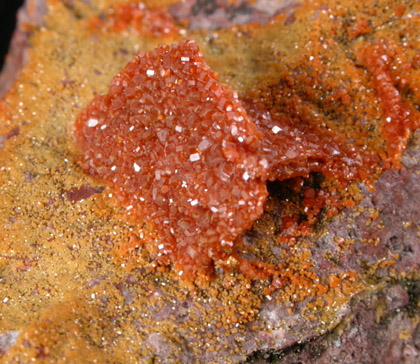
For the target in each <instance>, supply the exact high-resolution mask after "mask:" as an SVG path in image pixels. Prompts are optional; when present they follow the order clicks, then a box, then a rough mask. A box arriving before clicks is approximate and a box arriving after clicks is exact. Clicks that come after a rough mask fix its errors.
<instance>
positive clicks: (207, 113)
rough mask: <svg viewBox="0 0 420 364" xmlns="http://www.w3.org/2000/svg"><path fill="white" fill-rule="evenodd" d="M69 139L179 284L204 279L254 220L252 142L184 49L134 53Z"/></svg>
mask: <svg viewBox="0 0 420 364" xmlns="http://www.w3.org/2000/svg"><path fill="white" fill-rule="evenodd" d="M74 136H75V139H76V142H77V144H78V145H79V147H80V148H81V150H82V151H83V158H82V165H83V166H84V168H85V169H86V170H87V171H88V172H89V173H90V174H92V175H95V176H98V177H100V178H101V179H103V180H105V181H107V182H108V183H110V184H111V185H112V186H113V187H114V190H115V191H116V193H117V195H118V197H119V199H120V200H121V201H122V203H123V204H124V205H125V206H126V207H127V208H128V209H129V210H130V212H131V213H132V214H134V216H136V218H138V219H139V221H141V222H145V223H146V224H147V225H148V229H147V231H151V232H153V234H152V235H153V238H152V239H149V240H150V241H152V243H153V244H155V249H156V256H157V258H158V260H159V261H161V262H163V263H169V262H173V263H174V265H175V268H176V269H177V270H178V271H179V273H180V274H184V276H194V275H195V274H196V273H197V272H200V271H203V272H206V273H208V272H209V271H211V269H212V267H213V265H214V262H215V261H217V260H219V259H224V258H226V257H227V256H228V255H229V254H230V253H231V251H232V248H233V246H234V241H235V239H236V238H237V237H238V236H239V235H240V234H242V233H243V232H244V230H246V229H247V228H249V227H250V225H251V224H252V222H253V221H255V219H257V218H258V217H259V216H260V215H261V214H262V211H263V203H264V201H265V199H266V197H267V192H266V186H265V183H264V180H265V176H266V173H267V171H266V168H267V161H266V160H265V159H263V158H259V157H257V153H256V152H257V150H258V145H259V140H260V138H261V133H260V132H258V131H257V130H256V126H255V125H254V124H253V122H252V121H251V120H250V119H249V118H248V116H247V114H246V112H245V110H244V108H243V106H242V104H241V103H240V101H238V98H237V95H236V93H235V92H233V91H232V90H230V89H229V88H228V87H226V86H224V85H221V84H220V83H219V82H218V78H217V76H216V75H215V74H214V73H213V72H212V71H211V70H210V68H209V67H208V66H207V65H206V64H205V62H204V60H203V57H202V55H201V53H200V52H199V49H198V46H197V45H196V44H195V43H194V42H193V41H184V42H182V43H181V44H179V45H172V46H160V47H158V48H157V49H155V50H153V51H149V52H143V53H139V54H138V55H137V56H136V57H135V58H134V60H133V61H131V62H130V63H129V64H128V65H127V66H126V67H125V68H124V69H123V70H122V71H121V72H120V73H119V74H118V75H117V76H116V77H115V78H114V79H113V80H112V82H111V87H110V89H109V93H108V94H107V95H105V96H97V97H95V98H94V100H93V101H92V102H91V103H90V104H89V106H88V107H87V108H86V109H85V110H84V111H82V113H81V114H80V115H79V117H78V118H77V121H76V124H75V128H74ZM150 226H151V228H150ZM149 238H150V237H149ZM152 250H153V249H152ZM181 272H182V273H181Z"/></svg>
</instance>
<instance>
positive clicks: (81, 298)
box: [0, 0, 420, 364]
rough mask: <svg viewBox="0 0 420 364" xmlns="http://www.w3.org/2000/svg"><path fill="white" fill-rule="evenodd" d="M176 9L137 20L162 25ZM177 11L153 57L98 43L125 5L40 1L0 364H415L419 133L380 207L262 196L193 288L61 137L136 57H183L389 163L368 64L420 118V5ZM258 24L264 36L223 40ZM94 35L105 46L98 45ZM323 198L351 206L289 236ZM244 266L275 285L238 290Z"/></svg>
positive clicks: (21, 138)
mask: <svg viewBox="0 0 420 364" xmlns="http://www.w3.org/2000/svg"><path fill="white" fill-rule="evenodd" d="M168 3H169V2H166V1H165V2H164V1H162V0H153V1H147V2H146V4H144V9H146V10H147V9H153V8H160V9H161V11H163V12H165V11H167V10H165V6H166V5H167V4H168ZM170 3H172V5H171V6H170V8H169V9H170V10H169V11H174V12H175V10H172V9H178V10H177V11H181V10H179V9H186V10H182V11H185V13H184V14H183V16H180V15H179V13H177V19H179V23H177V27H179V32H174V33H171V34H168V35H165V36H162V38H160V37H159V38H156V37H150V33H149V34H142V33H141V32H142V31H145V30H144V29H143V28H141V27H140V28H137V27H136V26H133V24H131V23H130V24H128V29H124V30H118V29H115V30H114V29H111V28H112V27H108V26H107V25H106V24H107V21H111V22H112V21H113V20H112V17H111V15H110V14H111V10H110V9H113V8H114V6H119V5H121V4H122V5H121V6H124V4H125V2H120V1H116V0H89V1H86V0H65V1H57V0H54V1H53V0H49V1H47V7H46V9H48V13H47V15H46V17H45V18H44V22H43V24H42V26H41V28H39V29H38V28H32V30H33V33H32V35H31V37H30V44H31V46H32V47H33V48H32V51H30V52H29V55H30V56H29V57H28V59H27V65H26V66H25V67H24V68H23V69H21V70H20V74H19V77H18V80H17V82H16V83H15V84H14V86H13V87H12V88H11V89H10V91H9V93H8V94H7V96H6V97H5V99H4V100H2V102H1V103H0V135H1V137H0V138H1V139H0V141H1V145H2V147H1V148H0V161H1V162H0V241H1V243H0V357H1V359H0V361H3V362H5V363H28V362H63V361H66V362H77V363H92V362H94V361H96V362H121V363H138V362H141V363H150V362H163V363H179V362H181V363H182V362H187V363H191V362H197V363H229V362H230V363H240V362H244V361H247V360H248V362H259V363H261V362H263V363H268V362H280V363H281V362H282V361H283V362H286V363H291V362H296V361H301V362H304V363H305V362H306V363H317V362H320V363H323V362H344V363H346V362H348V363H351V362H354V361H356V362H362V361H364V362H366V363H369V364H371V363H372V364H373V363H376V361H377V358H383V360H384V361H385V362H386V360H388V361H391V360H394V361H397V362H398V361H400V362H404V361H405V362H408V363H415V362H416V361H418V347H419V344H418V332H419V329H418V322H419V320H420V319H419V316H420V315H419V299H418V297H419V293H418V292H419V291H418V281H419V262H420V248H419V246H420V245H419V218H420V216H419V209H418V201H419V194H420V191H419V185H420V181H419V178H420V152H419V144H418V143H419V142H418V140H419V135H418V132H416V133H412V134H411V135H410V138H409V140H408V142H407V148H406V149H405V151H404V152H403V155H402V158H401V168H400V169H388V170H385V171H383V173H382V174H381V176H380V177H379V176H377V177H379V178H377V181H376V183H375V184H374V188H375V190H372V189H369V188H368V187H366V186H364V185H359V186H355V185H353V184H349V185H348V187H347V190H346V191H344V196H342V195H340V194H339V193H338V192H337V191H335V190H334V188H335V186H333V185H330V184H328V181H326V180H325V179H324V178H323V176H322V175H321V173H313V174H310V175H309V176H308V177H305V178H297V179H292V180H284V181H282V182H273V183H270V184H268V191H269V196H268V198H267V200H266V203H265V204H264V213H263V215H262V217H261V218H260V219H258V220H257V221H256V222H255V223H254V224H253V226H252V227H251V228H250V229H249V230H247V231H246V232H245V233H244V235H243V239H242V240H243V242H242V244H241V246H240V249H238V252H237V255H235V256H233V257H231V258H230V259H229V260H228V262H227V263H229V264H227V267H225V270H222V269H219V267H217V266H216V273H217V274H215V277H214V279H213V280H210V281H200V280H197V281H195V282H194V283H193V284H190V285H187V284H186V283H185V282H183V281H180V280H179V277H178V276H177V275H175V274H173V272H171V270H170V269H169V268H168V267H165V266H162V265H156V264H155V261H154V260H152V259H150V253H149V252H147V251H145V249H144V247H143V246H142V244H140V243H139V241H141V232H142V229H143V226H139V225H138V224H136V222H135V221H134V222H133V220H129V219H127V214H128V213H129V212H130V211H131V210H132V209H130V210H127V209H126V206H125V205H122V204H121V203H118V201H116V200H115V195H116V193H115V191H114V190H113V188H112V187H111V186H109V185H107V184H105V183H103V182H102V181H101V180H98V179H97V178H92V177H91V176H89V175H88V174H86V173H85V171H84V170H82V169H81V168H80V165H79V164H78V161H79V160H80V159H79V155H77V153H75V148H74V140H73V137H72V135H73V134H72V127H73V125H74V121H75V120H76V118H77V115H79V113H80V112H81V111H82V110H83V109H84V108H85V107H86V106H87V105H88V104H89V102H90V101H91V100H92V99H93V98H94V97H95V96H97V95H105V94H106V93H107V92H108V87H109V83H110V81H111V80H112V78H113V77H114V76H115V75H116V74H117V73H118V72H119V71H120V70H122V69H123V68H124V67H125V65H127V63H128V62H130V60H132V59H133V57H134V56H135V55H136V54H137V53H138V52H139V51H147V50H151V49H155V48H156V47H158V46H159V44H162V43H164V44H171V43H176V44H179V43H181V42H182V41H183V40H185V38H187V39H194V40H195V41H196V42H197V44H198V45H199V47H200V50H201V51H202V52H203V57H204V59H205V61H206V63H207V64H208V65H209V66H210V68H211V70H212V71H214V72H215V73H217V74H218V75H219V80H220V81H221V83H224V84H227V85H228V87H229V88H230V89H232V90H236V91H237V92H238V98H239V99H240V100H242V101H243V100H249V99H251V100H253V101H257V103H258V105H259V106H261V107H262V111H263V112H265V113H268V114H270V115H275V116H276V117H277V116H279V115H280V116H281V117H283V118H285V120H287V122H288V123H289V122H292V124H291V125H292V127H293V128H295V127H297V126H300V125H305V126H311V127H312V126H316V128H321V129H322V130H323V132H324V131H328V133H329V132H331V133H333V134H334V135H338V136H339V139H340V140H344V141H346V142H348V143H349V144H348V145H356V147H357V150H358V151H366V152H367V153H368V154H369V153H371V152H372V153H373V155H376V156H378V157H379V160H380V161H381V162H380V164H381V163H383V162H389V159H388V157H389V155H388V149H387V141H386V136H385V137H384V134H383V133H382V131H383V125H386V124H384V123H385V122H386V117H387V115H386V113H384V110H382V108H381V105H382V104H381V98H380V97H379V94H378V91H377V89H376V87H375V82H374V70H369V69H368V68H369V67H367V65H366V64H365V63H364V62H363V59H361V58H360V54H361V52H362V51H363V50H364V49H368V50H369V49H371V48H370V47H371V46H372V45H375V44H378V43H381V44H386V47H385V48H384V49H385V51H386V52H385V53H386V56H387V57H389V59H388V60H389V63H387V70H386V73H387V75H388V76H389V78H388V81H389V82H392V84H391V83H389V82H388V84H389V85H390V86H391V85H392V87H394V88H395V90H396V91H397V92H398V95H399V96H398V97H399V98H400V100H401V101H402V102H403V104H405V105H407V107H408V106H409V108H412V107H413V108H415V109H418V105H419V100H420V99H419V95H420V94H419V89H418V85H419V82H418V80H419V76H420V74H419V67H420V66H419V65H420V64H419V63H418V54H419V44H418V39H419V33H418V32H419V29H420V17H419V16H418V14H420V4H419V3H418V2H417V1H411V0H405V1H396V0H395V1H394V0H367V1H364V2H359V1H352V0H341V1H336V0H322V1H304V2H301V5H300V6H296V5H297V4H296V3H294V2H293V1H284V2H277V1H266V0H261V1H259V0H257V1H256V2H253V3H252V4H250V5H249V6H248V5H247V6H243V7H241V8H240V9H241V10H235V9H236V7H235V4H233V5H232V4H230V3H229V4H228V3H226V4H225V5H224V7H223V9H225V10H223V11H218V10H217V9H213V8H211V6H210V7H209V6H206V4H205V2H202V1H197V2H196V3H195V5H194V6H191V7H188V6H186V7H184V8H183V7H182V6H179V7H178V8H176V4H175V5H173V1H170ZM218 3H220V2H218ZM188 4H189V3H188ZM238 4H239V3H238ZM282 9H283V10H282ZM265 10H267V11H265ZM271 10H272V11H271ZM234 12H236V13H235V14H236V15H237V16H236V17H235V16H232V15H233V14H234ZM263 12H264V13H265V14H271V15H275V18H273V19H271V21H269V22H267V23H265V24H264V25H256V24H252V25H249V26H239V27H234V28H232V29H230V26H231V24H232V21H233V20H238V19H239V20H240V19H245V17H242V16H243V15H246V19H251V20H252V19H261V17H260V15H261V13H263ZM206 16H208V17H213V18H214V17H215V16H220V17H221V19H220V21H219V23H218V24H220V25H224V26H226V29H224V30H217V31H216V30H212V31H206V30H203V31H192V30H191V29H189V28H188V27H187V23H182V19H190V18H191V19H192V21H191V26H195V27H196V28H199V25H200V24H202V25H203V27H204V26H205V25H206V24H207V25H208V24H209V21H208V18H207V20H206ZM241 17H242V18H241ZM95 19H99V20H100V21H101V22H103V29H102V30H101V28H99V29H96V28H95V29H92V21H93V20H95ZM246 19H245V20H246ZM266 19H267V18H266ZM138 29H140V31H139V30H138ZM141 29H143V30H141ZM366 47H367V48H366ZM58 50H59V51H58ZM397 101H398V100H397ZM248 115H250V110H248ZM98 121H99V120H98ZM93 123H94V122H93ZM294 123H296V124H294ZM270 126H271V130H272V128H273V126H272V125H271V124H267V128H270ZM298 129H299V130H301V131H302V129H300V128H298ZM303 129H304V130H308V129H305V128H303ZM397 129H398V128H397ZM105 130H106V129H105ZM275 130H276V131H277V129H275ZM291 130H293V129H291ZM328 133H326V135H328ZM398 133H399V135H401V130H400V131H398ZM279 134H280V131H279V132H278V133H277V134H275V135H276V136H278V135H279ZM273 135H274V134H273ZM111 152H112V150H111V151H109V153H111ZM385 164H387V163H385ZM111 167H112V166H111ZM131 167H132V171H134V165H131V166H130V168H131ZM379 167H380V169H383V166H382V165H379ZM152 177H153V178H154V177H155V176H152ZM325 191H327V192H328V193H330V194H331V196H333V197H334V196H335V197H340V198H345V199H347V200H348V201H349V203H348V206H349V207H347V208H345V209H344V210H342V211H341V212H340V213H339V214H336V216H335V217H334V218H333V219H326V218H324V217H325V216H326V215H327V214H328V207H327V206H324V207H322V208H320V211H318V215H317V216H316V218H315V224H314V225H312V230H311V231H309V232H307V233H306V234H305V236H303V235H299V236H296V235H294V236H292V237H290V235H292V234H291V233H290V231H289V230H293V226H294V223H296V224H295V225H299V224H303V223H305V222H307V221H306V220H307V219H308V218H309V217H308V216H309V215H308V213H307V212H305V207H308V208H309V209H311V206H313V202H314V201H315V203H317V200H318V198H319V199H320V198H321V197H322V196H323V195H322V193H323V192H325ZM308 200H311V201H312V202H311V204H309V206H308V205H306V202H307V201H308ZM127 206H128V205H127ZM341 207H342V206H341ZM328 216H329V215H328ZM146 222H147V221H146ZM289 233H290V234H289ZM253 259H255V260H256V261H259V262H264V263H265V264H270V265H272V266H275V267H276V269H277V271H276V272H277V274H276V275H273V276H272V277H271V278H270V280H267V281H266V280H261V279H253V280H252V279H250V278H249V277H245V276H244V275H243V274H241V272H240V270H241V269H240V268H241V266H247V263H249V262H252V260H253ZM229 267H230V268H229ZM228 268H229V269H228ZM242 268H243V267H242ZM256 268H258V266H256Z"/></svg>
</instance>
